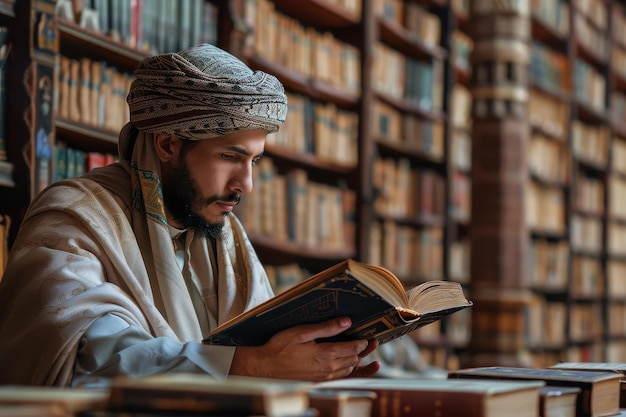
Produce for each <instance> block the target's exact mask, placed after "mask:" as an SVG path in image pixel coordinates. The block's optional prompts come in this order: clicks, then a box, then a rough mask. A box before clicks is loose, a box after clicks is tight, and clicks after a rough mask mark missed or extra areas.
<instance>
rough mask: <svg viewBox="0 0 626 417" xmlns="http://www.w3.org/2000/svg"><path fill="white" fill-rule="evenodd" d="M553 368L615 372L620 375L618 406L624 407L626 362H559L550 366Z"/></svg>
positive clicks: (625, 404) (625, 400) (625, 397)
mask: <svg viewBox="0 0 626 417" xmlns="http://www.w3.org/2000/svg"><path fill="white" fill-rule="evenodd" d="M550 368H553V369H569V370H577V371H593V372H615V373H618V374H620V375H622V382H621V384H620V407H621V408H626V363H617V362H559V363H557V364H555V365H552V366H550Z"/></svg>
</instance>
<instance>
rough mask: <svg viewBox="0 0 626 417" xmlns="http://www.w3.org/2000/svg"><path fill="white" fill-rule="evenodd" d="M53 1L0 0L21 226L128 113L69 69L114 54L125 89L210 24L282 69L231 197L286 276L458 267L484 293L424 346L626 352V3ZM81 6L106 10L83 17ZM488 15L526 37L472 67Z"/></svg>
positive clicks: (282, 283)
mask: <svg viewBox="0 0 626 417" xmlns="http://www.w3.org/2000/svg"><path fill="white" fill-rule="evenodd" d="M18 3H19V4H18ZM59 3H62V2H60V1H53V0H30V1H23V2H22V1H20V2H16V3H15V4H14V5H13V4H11V3H10V2H7V1H0V26H1V25H4V24H6V26H7V27H9V29H10V31H11V32H10V33H11V34H10V37H9V39H10V40H11V42H12V43H13V45H14V46H13V51H14V53H13V55H11V59H10V60H9V62H8V66H7V77H8V78H7V79H8V80H9V81H10V85H11V88H9V89H7V93H8V97H11V102H12V103H15V106H13V105H12V106H7V108H6V111H7V120H12V121H15V122H11V123H9V124H7V126H6V129H7V137H10V138H12V139H11V140H10V141H7V143H6V147H7V149H6V152H7V160H8V162H9V163H10V165H11V169H12V170H13V176H12V179H13V180H14V182H15V185H13V184H8V185H7V184H2V185H0V195H1V198H2V202H1V203H0V214H2V215H4V214H7V215H8V216H9V217H10V218H12V219H13V221H12V222H11V227H12V229H11V233H12V234H13V235H14V233H15V232H16V227H17V225H19V219H20V217H21V214H22V213H23V211H24V209H25V208H26V206H27V204H28V202H29V201H30V199H31V198H32V197H33V196H34V194H35V193H36V192H37V191H38V190H40V189H41V188H42V187H44V186H45V185H47V184H48V183H49V182H50V181H55V180H57V179H59V178H61V176H62V174H61V172H64V174H63V175H65V176H72V175H75V174H76V173H77V172H80V169H79V170H78V171H77V170H76V166H75V165H74V168H69V169H68V165H70V166H71V165H72V164H71V163H69V162H68V161H72V160H74V161H76V160H82V161H92V162H89V163H90V164H97V163H109V162H110V160H111V159H110V158H111V157H114V155H115V153H116V150H117V149H116V148H117V146H116V142H117V132H118V130H119V128H120V127H121V126H122V125H123V123H124V122H125V121H126V119H127V115H126V114H125V113H123V112H120V113H118V114H114V115H111V114H108V115H106V114H103V113H102V112H103V109H104V107H102V105H101V104H100V103H101V101H102V100H104V98H103V96H104V93H103V85H102V84H101V85H100V89H99V90H98V89H97V88H96V89H95V91H93V88H92V91H85V89H84V88H82V89H81V86H83V87H84V86H85V85H91V86H92V87H93V86H95V85H96V84H97V83H94V82H93V79H92V83H85V82H84V81H85V80H88V79H89V77H88V76H87V75H86V74H87V73H88V72H87V69H88V68H89V69H90V70H91V72H90V73H89V74H90V75H91V74H96V73H97V72H98V71H100V73H104V72H105V70H106V71H111V70H114V72H113V73H114V74H115V78H116V79H119V81H118V82H119V86H118V87H117V88H115V91H116V94H115V95H112V96H107V97H108V98H109V99H111V100H113V98H111V97H115V98H114V99H116V100H118V103H119V104H116V105H113V106H111V105H108V106H106V109H111V108H114V109H125V108H126V105H125V103H122V101H123V98H124V97H125V95H126V91H127V88H128V87H127V86H128V82H129V81H130V79H131V77H132V75H131V74H132V70H133V69H134V68H135V67H136V66H137V64H138V63H139V62H140V61H141V59H142V58H144V57H145V56H147V55H149V54H151V53H153V52H165V51H174V50H179V49H182V48H185V47H187V46H189V45H191V44H193V43H199V42H205V41H207V42H211V43H216V44H217V45H219V46H221V47H223V48H224V49H227V50H229V51H231V52H232V53H234V54H235V55H237V56H238V57H240V58H241V59H243V60H244V61H245V62H247V63H248V64H249V65H250V66H251V67H252V68H255V69H261V70H264V71H267V72H270V73H272V74H274V75H276V76H277V77H278V78H279V79H280V80H281V81H282V82H283V84H284V85H285V88H286V90H287V94H288V97H289V103H290V110H289V117H288V121H287V122H286V124H285V126H284V127H283V128H282V129H281V131H280V132H279V133H277V134H274V135H271V136H270V137H269V138H268V142H267V147H266V157H265V158H264V159H263V163H262V164H261V166H259V167H258V169H257V170H256V173H255V175H257V178H256V179H255V187H256V190H255V193H253V195H251V196H250V197H249V198H246V199H245V201H244V202H242V204H241V205H240V206H239V207H238V211H237V214H238V215H239V216H240V217H241V219H242V221H243V222H244V224H245V226H246V228H247V230H248V231H249V234H250V237H251V239H252V241H253V244H254V245H255V247H256V249H257V251H258V253H259V256H260V257H261V259H262V260H263V262H264V263H265V264H266V266H267V269H268V273H269V275H270V277H271V278H272V279H273V280H274V283H275V288H276V289H277V291H280V290H281V289H282V288H285V287H288V286H290V285H292V284H293V283H294V282H296V281H298V280H300V279H302V278H303V277H305V276H307V275H308V274H309V273H312V272H317V271H319V270H321V269H323V268H325V267H327V266H330V265H331V264H334V263H336V262H337V261H339V260H341V259H344V258H348V257H354V258H357V259H360V260H364V261H367V262H372V263H378V264H381V265H384V266H387V267H389V268H390V269H392V270H393V271H394V272H395V273H396V274H397V275H399V276H401V277H402V278H403V280H404V281H405V283H406V285H407V286H412V285H415V284H417V283H419V282H422V281H425V280H429V279H452V280H456V281H460V282H462V283H463V284H464V285H466V286H467V289H468V292H469V294H470V298H475V305H476V306H479V305H480V306H485V307H484V310H481V308H482V307H481V308H474V309H472V311H479V312H480V314H478V315H477V316H474V315H473V314H470V311H469V310H468V311H467V312H464V313H463V314H459V315H455V316H452V317H451V318H450V319H448V320H445V321H443V322H441V323H438V324H436V325H433V326H429V327H427V328H424V329H422V330H420V331H419V332H416V333H415V334H414V335H412V336H413V337H414V338H415V340H416V341H417V342H418V344H419V345H420V347H421V348H422V351H423V354H424V355H426V356H428V357H429V361H430V362H431V363H433V364H436V365H439V366H443V367H456V366H458V364H457V362H455V361H456V357H457V356H463V355H465V354H468V355H471V356H474V357H476V358H482V357H484V356H482V355H483V354H484V355H486V357H490V358H491V360H498V361H500V360H501V361H503V362H504V361H508V360H510V359H511V358H513V359H515V361H518V362H523V363H525V364H532V365H537V366H545V365H550V364H552V363H554V362H557V361H558V360H565V359H567V360H570V361H576V360H585V359H586V360H591V359H595V360H605V359H606V360H619V361H623V360H625V359H624V357H623V354H622V353H621V351H623V349H622V348H623V347H624V346H625V345H626V322H624V321H623V320H621V319H620V317H622V316H623V314H622V313H623V312H624V310H626V285H624V282H623V278H622V276H623V272H624V271H625V270H626V252H624V250H623V247H624V245H623V242H624V240H626V239H625V238H624V233H626V212H625V211H624V210H625V209H624V208H623V207H624V204H623V200H624V194H625V193H626V164H625V163H624V161H626V125H624V122H623V120H624V119H625V117H624V116H626V72H624V70H623V68H624V67H625V65H624V63H625V61H626V31H624V29H623V28H624V26H626V25H625V24H626V11H625V9H624V5H623V2H619V1H616V0H589V1H582V0H559V1H550V0H533V1H532V2H529V3H528V6H529V8H528V14H527V15H524V14H523V13H521V14H520V16H518V17H519V19H517V20H516V19H513V18H511V15H506V14H503V15H499V14H498V13H492V15H489V17H485V16H478V18H477V19H474V18H470V16H471V15H472V11H471V10H470V2H469V1H463V0H451V1H445V0H362V1H358V0H357V1H354V0H350V1H349V0H343V1H339V0H337V1H331V0H301V1H299V2H297V5H296V3H295V2H293V1H288V0H273V1H271V0H230V1H210V0H193V1H188V2H187V1H185V2H171V1H161V0H143V1H137V2H130V1H129V2H123V1H120V2H109V1H106V0H105V1H100V0H92V1H85V2H84V7H83V9H82V10H81V11H80V13H76V11H74V14H73V15H72V16H71V17H70V18H68V17H65V18H59V19H56V20H54V19H52V18H53V16H54V15H55V14H56V13H57V6H58V4H59ZM70 3H71V2H70ZM113 3H115V5H116V6H115V7H113V6H112V5H113ZM179 3H180V4H179ZM482 3H483V2H481V1H479V0H476V1H475V2H474V3H472V4H473V5H480V4H482ZM522 3H524V2H522ZM131 4H132V5H138V6H139V7H135V8H131ZM485 4H486V3H485ZM91 9H95V10H97V11H98V12H99V13H98V15H97V16H98V18H103V16H106V15H108V16H109V19H104V18H103V20H99V21H98V23H97V25H95V23H94V21H93V20H89V19H87V17H89V16H90V10H91ZM482 10H483V11H484V9H482ZM515 13H517V12H515ZM515 13H513V15H515ZM31 16H35V19H34V20H32V21H31ZM85 16H87V17H85ZM91 16H92V17H93V16H94V15H93V14H91ZM44 17H45V19H43V18H44ZM84 17H85V18H84ZM118 18H119V19H118ZM491 18H498V19H504V20H503V21H506V19H510V20H509V21H508V23H511V25H509V26H506V25H505V26H506V27H504V28H500V29H502V30H509V31H510V32H509V33H507V34H506V36H518V35H528V36H527V37H524V36H520V40H521V42H527V46H528V51H527V53H528V55H527V56H528V61H527V62H526V61H523V60H521V61H515V57H512V56H511V55H507V54H504V55H502V56H500V57H498V56H497V55H496V56H495V58H494V57H491V58H493V60H494V61H498V59H500V60H501V61H502V62H503V66H501V67H493V73H491V72H489V71H491V70H486V69H485V68H486V66H485V65H483V64H485V62H486V61H484V60H485V59H487V58H485V57H488V54H487V55H486V52H485V51H489V48H485V43H484V42H485V39H486V38H488V37H489V36H490V34H489V30H492V29H493V28H492V25H488V24H486V23H485V22H489V19H491ZM50 21H54V23H55V24H54V25H50V24H49V23H50ZM176 21H180V22H185V23H184V24H183V23H181V24H179V25H178V26H176V24H175V22H176ZM86 22H91V23H89V24H87V26H85V25H86ZM481 23H482V26H481ZM94 25H95V26H94ZM525 25H526V26H525ZM18 28H19V29H18ZM24 28H28V30H25V29H24ZM155 28H156V30H150V29H155ZM201 28H206V30H201ZM490 28H491V29H490ZM493 30H495V29H493ZM515 30H520V31H521V32H515ZM524 30H526V31H527V32H524ZM165 33H171V34H175V36H169V37H165V36H163V34H165ZM18 34H19V36H18ZM492 35H493V34H492ZM506 36H503V37H506ZM481 42H482V43H481ZM481 54H482V55H481ZM522 55H523V54H522ZM481 57H482V58H481ZM496 58H497V59H496ZM481 59H482V61H481ZM507 60H508V61H507ZM507 62H508V64H507ZM507 65H508V66H507ZM526 65H527V66H528V67H527V68H526V67H525V66H526ZM73 67H74V68H75V69H74V70H72V68H73ZM67 68H69V70H68V69H67ZM481 68H482V69H481ZM498 68H499V69H498ZM526 70H528V73H527V74H526V72H525V71H526ZM81 71H84V72H81ZM481 71H482V72H481ZM484 71H487V72H486V73H485V72H484ZM499 71H500V72H499ZM73 74H74V75H76V74H77V75H76V77H75V78H71V77H73ZM81 74H82V75H81ZM485 74H487V75H485ZM503 74H504V75H503ZM25 75H28V77H30V78H28V77H26V78H25ZM502 75H503V76H505V77H509V79H507V83H502V85H496V84H495V83H494V84H493V85H490V84H488V83H487V84H485V79H491V81H493V79H495V78H493V77H497V76H502ZM45 76H48V77H49V79H50V84H46V83H42V84H41V85H42V86H43V87H45V88H48V87H46V86H49V88H50V89H49V90H45V88H43V89H42V88H39V87H40V83H39V81H41V80H42V77H45ZM481 77H482V78H481ZM485 77H486V78H485ZM490 77H492V78H490ZM111 78H113V75H111ZM25 79H26V80H27V81H26V82H25ZM122 79H124V81H121V80H122ZM481 80H482V81H481ZM481 83H483V84H481ZM72 86H73V87H72ZM483 87H488V88H483ZM496 87H498V88H500V87H501V89H498V88H496ZM513 87H515V88H513ZM72 88H75V90H72ZM494 91H500V92H503V91H504V94H505V95H506V94H510V96H509V98H511V97H513V99H512V100H509V102H508V103H509V104H506V103H505V104H503V106H504V107H502V109H504V110H502V109H500V108H499V107H498V106H497V105H494V106H492V107H489V108H488V109H487V110H485V107H484V102H485V97H487V98H489V97H490V96H489V94H492V93H493V92H494ZM50 93H51V94H52V96H50V95H49V94H50ZM516 94H520V95H521V96H520V95H516ZM50 97H52V99H51V98H50ZM55 97H56V98H55ZM71 97H74V98H75V99H76V100H79V101H78V102H74V104H72V100H73V99H71ZM81 97H82V98H81ZM515 97H517V98H519V97H524V98H522V99H519V100H517V99H515ZM46 100H52V101H46ZM54 100H58V102H55V101H54ZM80 100H83V101H80ZM481 100H482V101H481ZM516 100H517V101H516ZM479 101H480V103H482V104H480V105H479V106H477V105H476V104H477V103H478V102H479ZM44 102H45V103H54V104H55V105H54V106H53V109H54V111H53V112H51V113H46V114H45V115H44V114H43V113H42V111H43V109H44V108H45V106H40V104H42V103H44ZM504 102H506V100H504V101H503V103H504ZM85 103H90V105H89V109H90V111H89V112H81V111H76V110H75V109H76V108H77V107H78V108H79V109H85V108H86V107H87V105H86V104H85ZM94 103H97V104H94ZM109 103H110V102H109ZM520 103H522V104H520ZM71 105H73V106H74V110H73V111H70V110H69V108H70V106H71ZM481 106H482V107H481ZM501 111H502V112H501ZM87 113H88V114H89V117H87ZM25 115H27V116H28V117H27V118H26V120H27V122H25V121H24V120H25ZM40 128H43V131H44V133H47V135H46V137H45V138H44V139H46V140H44V141H43V142H38V141H37V138H38V133H39V131H40ZM501 138H505V139H501ZM509 138H513V139H512V140H509ZM40 139H41V137H40ZM329 139H330V140H329ZM99 155H106V156H107V157H108V158H109V159H104V162H102V160H101V159H100V158H99ZM24 156H25V157H24ZM90 157H92V158H90ZM98 161H100V162H98ZM107 161H109V162H107ZM1 165H2V163H1V161H0V166H1ZM90 166H93V165H87V166H85V167H83V168H82V169H83V170H88V169H89V167H90ZM63 167H64V168H63ZM512 178H513V179H514V180H512ZM471 248H481V250H474V251H472V250H471ZM466 313H467V314H466ZM493 314H499V315H500V317H501V319H498V320H497V322H496V321H493V320H490V319H491V318H492V317H493ZM581 323H582V324H581ZM583 330H585V331H583Z"/></svg>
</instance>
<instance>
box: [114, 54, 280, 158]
mask: <svg viewBox="0 0 626 417" xmlns="http://www.w3.org/2000/svg"><path fill="white" fill-rule="evenodd" d="M134 75H135V80H134V81H133V83H132V85H131V87H130V92H129V94H128V97H127V98H126V101H127V102H128V106H129V109H130V123H128V124H127V125H126V126H124V128H123V129H122V132H121V133H120V144H119V147H120V156H122V157H124V156H126V155H129V154H130V153H131V152H132V143H133V142H134V139H135V137H136V135H137V132H138V131H143V132H146V133H174V134H176V133H181V136H185V137H212V136H213V137H214V136H221V135H225V134H228V133H231V132H235V131H238V130H248V129H263V130H265V131H267V132H268V133H272V132H276V131H277V130H278V128H279V127H280V125H281V124H282V123H283V122H284V121H285V117H286V115H287V96H286V95H285V90H284V88H283V85H282V84H281V83H280V81H278V79H277V78H276V77H274V76H273V75H270V74H267V73H265V72H263V71H253V70H252V69H250V68H249V67H248V66H247V65H246V64H244V63H243V62H242V61H240V60H239V59H237V58H236V57H234V56H233V55H231V54H230V53H228V52H226V51H224V50H222V49H220V48H218V47H216V46H213V45H209V44H203V45H198V46H195V47H193V48H190V49H188V50H185V51H181V52H178V53H167V54H162V55H156V56H152V57H149V58H146V59H144V60H143V61H142V62H141V64H139V67H137V70H136V71H135V73H134ZM186 133H198V134H199V135H194V134H191V135H189V134H186Z"/></svg>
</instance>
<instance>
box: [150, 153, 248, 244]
mask: <svg viewBox="0 0 626 417" xmlns="http://www.w3.org/2000/svg"><path fill="white" fill-rule="evenodd" d="M181 165H182V167H181V168H170V170H169V174H168V175H166V176H165V177H164V178H162V186H163V203H164V204H165V208H166V210H167V211H168V213H169V215H170V216H171V217H172V219H173V220H175V221H176V222H177V223H178V224H180V225H182V226H183V228H185V229H188V228H191V229H193V230H194V231H195V233H196V234H198V235H200V236H202V237H205V238H208V239H213V240H216V239H218V238H220V237H221V236H222V230H223V228H224V221H223V220H222V221H220V222H209V221H207V220H206V219H204V218H203V217H202V216H200V215H199V214H198V213H197V212H196V211H195V210H194V206H208V205H209V204H212V203H214V202H216V201H225V202H230V201H234V202H236V203H239V200H240V196H239V195H238V194H236V193H233V194H230V195H227V196H213V197H210V198H209V199H207V200H206V201H201V199H200V198H199V197H198V195H199V194H200V193H199V191H198V183H197V182H196V181H195V180H194V179H193V178H192V177H191V174H190V172H189V169H188V168H187V164H186V162H185V159H184V158H181ZM228 214H229V213H224V217H226V216H227V215H228Z"/></svg>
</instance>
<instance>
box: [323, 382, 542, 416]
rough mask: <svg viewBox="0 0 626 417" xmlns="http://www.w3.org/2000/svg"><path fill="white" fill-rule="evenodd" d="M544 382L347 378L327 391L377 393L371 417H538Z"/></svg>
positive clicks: (330, 384) (325, 384)
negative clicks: (540, 389) (540, 395)
mask: <svg viewBox="0 0 626 417" xmlns="http://www.w3.org/2000/svg"><path fill="white" fill-rule="evenodd" d="M542 386H544V383H543V382H541V381H486V380H460V379H389V378H346V379H338V380H334V381H329V382H321V383H318V384H316V388H317V389H324V390H331V389H335V390H364V391H371V392H374V393H376V398H375V399H374V402H373V404H372V412H371V414H370V416H371V417H415V416H437V417H459V416H463V417H537V415H538V411H539V388H540V387H542Z"/></svg>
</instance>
